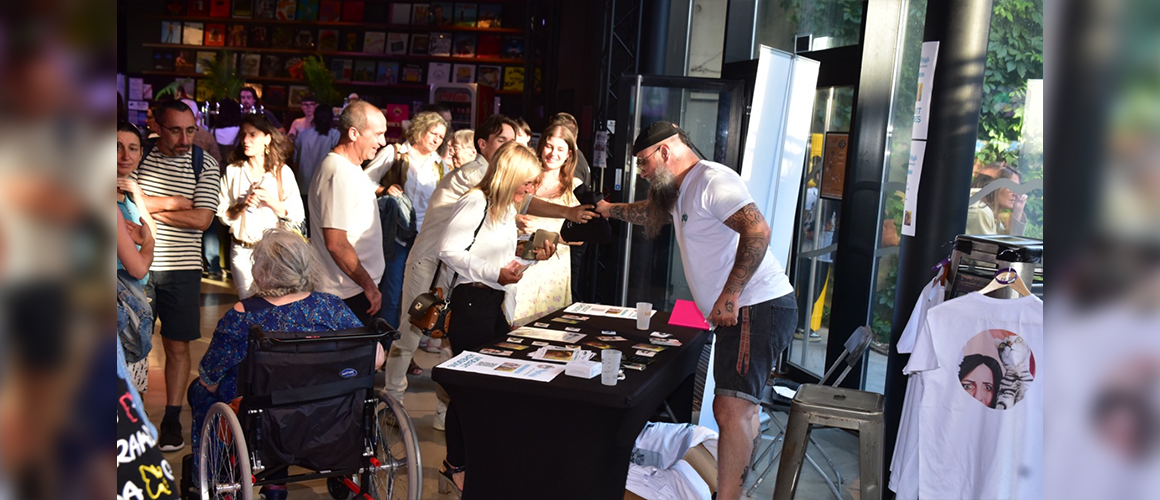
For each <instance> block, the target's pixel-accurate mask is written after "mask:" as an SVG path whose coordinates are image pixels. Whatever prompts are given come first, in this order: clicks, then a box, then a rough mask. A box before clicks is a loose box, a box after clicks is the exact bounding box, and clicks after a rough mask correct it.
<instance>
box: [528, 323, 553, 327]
mask: <svg viewBox="0 0 1160 500" xmlns="http://www.w3.org/2000/svg"><path fill="white" fill-rule="evenodd" d="M532 326H534V327H536V328H547V327H549V326H552V325H549V324H547V323H532Z"/></svg>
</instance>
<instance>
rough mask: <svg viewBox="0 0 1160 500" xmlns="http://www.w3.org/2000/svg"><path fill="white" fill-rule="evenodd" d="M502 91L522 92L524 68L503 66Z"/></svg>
mask: <svg viewBox="0 0 1160 500" xmlns="http://www.w3.org/2000/svg"><path fill="white" fill-rule="evenodd" d="M503 90H515V91H522V90H524V67H523V66H505V67H504V69H503Z"/></svg>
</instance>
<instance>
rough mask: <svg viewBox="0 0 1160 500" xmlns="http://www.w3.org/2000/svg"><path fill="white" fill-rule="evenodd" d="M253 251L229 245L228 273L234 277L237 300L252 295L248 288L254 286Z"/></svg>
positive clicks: (236, 245) (233, 244)
mask: <svg viewBox="0 0 1160 500" xmlns="http://www.w3.org/2000/svg"><path fill="white" fill-rule="evenodd" d="M253 253H254V250H253V249H251V248H246V247H244V246H241V245H239V244H237V243H231V244H230V272H231V273H233V275H234V286H235V287H237V289H238V300H241V299H245V298H249V297H250V296H251V295H253V292H252V291H250V287H251V286H253V284H254V262H253V260H252V259H251V256H252V255H253Z"/></svg>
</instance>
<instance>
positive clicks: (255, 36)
mask: <svg viewBox="0 0 1160 500" xmlns="http://www.w3.org/2000/svg"><path fill="white" fill-rule="evenodd" d="M246 41H247V42H248V43H249V46H250V47H259V48H264V47H269V46H270V32H269V31H267V30H266V27H265V26H250V39H249V40H246Z"/></svg>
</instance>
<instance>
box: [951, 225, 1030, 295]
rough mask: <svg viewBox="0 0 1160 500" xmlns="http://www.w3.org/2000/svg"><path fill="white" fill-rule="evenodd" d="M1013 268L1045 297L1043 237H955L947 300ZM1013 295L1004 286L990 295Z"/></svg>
mask: <svg viewBox="0 0 1160 500" xmlns="http://www.w3.org/2000/svg"><path fill="white" fill-rule="evenodd" d="M1005 268H1010V269H1014V270H1015V272H1016V273H1017V274H1018V275H1019V278H1020V279H1022V280H1023V282H1024V283H1025V284H1026V285H1027V288H1029V289H1030V290H1031V293H1033V294H1035V295H1036V296H1038V297H1039V298H1041V299H1042V298H1043V240H1037V239H1033V238H1025V237H1022V236H1008V235H977V234H961V235H959V236H956V237H955V244H954V251H953V252H951V258H950V264H949V266H948V269H947V287H946V300H950V299H953V298H955V297H958V296H960V295H965V294H968V293H970V292H973V291H976V290H979V289H982V288H983V287H985V286H987V284H988V283H990V282H991V280H992V279H994V277H995V273H996V272H998V271H999V270H1000V269H1005ZM989 295H990V296H992V297H996V298H1014V297H1016V296H1017V292H1015V290H1013V289H1011V288H1010V287H1004V288H1001V289H999V290H996V291H994V292H992V293H991V294H989Z"/></svg>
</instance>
